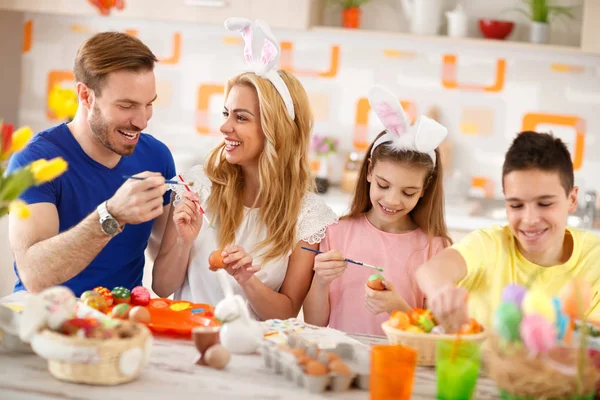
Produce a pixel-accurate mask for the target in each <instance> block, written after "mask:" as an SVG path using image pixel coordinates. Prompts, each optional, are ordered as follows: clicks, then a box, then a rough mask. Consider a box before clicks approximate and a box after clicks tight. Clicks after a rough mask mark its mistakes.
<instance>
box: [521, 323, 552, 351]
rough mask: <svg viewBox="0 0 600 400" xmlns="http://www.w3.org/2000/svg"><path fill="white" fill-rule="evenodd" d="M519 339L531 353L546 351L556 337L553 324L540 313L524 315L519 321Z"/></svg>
mask: <svg viewBox="0 0 600 400" xmlns="http://www.w3.org/2000/svg"><path fill="white" fill-rule="evenodd" d="M520 333H521V339H522V340H523V343H524V344H525V346H527V348H528V349H529V351H530V352H531V353H532V354H533V355H538V354H544V353H547V352H548V350H550V349H551V348H552V346H553V345H554V343H555V339H556V330H555V329H554V324H552V323H550V322H549V321H548V319H547V318H546V316H544V315H540V314H530V315H526V316H525V317H524V318H523V320H522V321H521V329H520Z"/></svg>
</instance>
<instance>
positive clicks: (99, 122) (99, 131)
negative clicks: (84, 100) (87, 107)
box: [90, 104, 137, 156]
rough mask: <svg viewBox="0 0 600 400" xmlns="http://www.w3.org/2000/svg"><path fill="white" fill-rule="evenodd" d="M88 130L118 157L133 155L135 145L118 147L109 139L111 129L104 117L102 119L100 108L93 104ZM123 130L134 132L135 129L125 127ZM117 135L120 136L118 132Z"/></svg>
mask: <svg viewBox="0 0 600 400" xmlns="http://www.w3.org/2000/svg"><path fill="white" fill-rule="evenodd" d="M90 129H91V130H92V133H93V134H94V136H96V138H97V139H98V140H99V141H100V143H102V144H103V145H104V147H106V148H107V149H109V150H111V151H113V152H114V153H116V154H118V155H120V156H130V155H131V154H133V151H134V150H135V144H131V145H121V146H119V145H118V144H117V143H115V140H113V139H112V138H111V137H110V130H111V129H110V127H109V125H108V123H107V122H106V120H105V119H104V117H102V112H101V111H100V108H98V105H97V104H94V110H93V112H92V115H91V116H90ZM124 130H130V131H135V130H137V129H135V128H131V127H127V128H125V129H124ZM117 134H118V135H120V133H118V132H117Z"/></svg>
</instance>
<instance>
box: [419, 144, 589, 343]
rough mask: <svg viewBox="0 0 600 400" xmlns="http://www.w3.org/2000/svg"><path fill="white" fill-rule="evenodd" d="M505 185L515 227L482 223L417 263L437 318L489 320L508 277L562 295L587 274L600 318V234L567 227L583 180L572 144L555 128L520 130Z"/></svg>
mask: <svg viewBox="0 0 600 400" xmlns="http://www.w3.org/2000/svg"><path fill="white" fill-rule="evenodd" d="M502 186H503V190H504V197H505V205H506V214H507V216H508V226H504V227H501V226H496V227H492V228H486V229H478V230H475V231H473V232H471V233H470V234H469V235H467V236H466V237H465V238H464V239H463V240H461V241H460V242H459V243H457V244H455V245H454V246H452V247H450V248H447V249H446V250H444V251H442V252H440V253H438V254H437V255H436V256H434V257H432V258H431V259H430V260H429V261H428V262H426V263H425V264H423V265H422V266H421V267H419V269H418V270H417V273H416V279H417V283H418V284H419V287H420V288H421V290H423V292H424V293H425V295H426V296H427V299H428V307H429V308H430V309H431V310H432V312H433V314H434V315H435V317H436V319H437V320H438V321H439V323H440V324H441V325H442V326H443V327H444V328H445V329H446V331H447V332H454V331H456V330H458V329H459V328H460V327H461V326H462V324H463V323H465V322H466V320H467V315H469V316H471V317H473V318H475V319H477V320H478V321H479V322H480V323H482V324H483V325H485V326H488V327H489V326H491V321H492V316H493V312H494V310H495V309H496V308H497V307H498V305H499V304H500V301H501V293H502V289H503V288H504V287H505V286H506V285H507V284H511V283H518V284H522V285H527V284H531V283H532V282H533V285H534V286H535V287H536V288H539V289H541V290H543V291H545V292H546V293H547V294H548V295H550V296H556V295H558V293H559V291H560V289H561V288H562V287H563V286H564V285H565V284H566V283H567V282H568V281H570V280H571V279H573V278H579V279H583V280H585V281H586V282H587V283H589V284H590V285H591V287H592V302H591V306H590V309H589V310H588V316H589V317H590V318H591V319H597V320H600V307H598V303H599V302H600V298H599V289H600V237H599V236H597V235H595V234H594V233H592V232H589V231H584V230H581V229H577V228H571V227H567V217H568V215H569V213H572V212H574V211H575V210H576V209H577V187H575V186H574V177H573V164H572V161H571V155H570V154H569V151H568V150H567V148H566V146H565V145H564V143H563V142H562V141H561V140H560V139H557V138H555V137H553V136H552V135H550V134H545V133H536V132H523V133H521V134H519V135H518V136H517V137H516V138H515V140H514V141H513V143H512V144H511V146H510V148H509V150H508V152H507V153H506V156H505V159H504V165H503V167H502ZM467 293H468V302H467V301H466V297H467Z"/></svg>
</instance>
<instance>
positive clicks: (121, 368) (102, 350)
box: [31, 324, 152, 385]
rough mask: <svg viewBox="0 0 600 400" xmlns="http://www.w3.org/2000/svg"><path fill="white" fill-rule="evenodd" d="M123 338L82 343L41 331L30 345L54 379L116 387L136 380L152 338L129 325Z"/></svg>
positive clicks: (140, 326)
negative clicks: (43, 360)
mask: <svg viewBox="0 0 600 400" xmlns="http://www.w3.org/2000/svg"><path fill="white" fill-rule="evenodd" d="M132 326H133V328H132V330H133V335H132V336H131V337H127V338H114V339H104V340H102V339H86V338H80V337H77V336H66V335H62V334H60V333H56V332H53V331H49V330H45V331H43V332H41V333H39V334H38V335H36V336H35V337H34V339H33V340H32V342H31V345H32V348H33V350H34V351H35V352H36V353H37V354H38V355H40V356H41V357H42V358H45V359H47V360H48V370H49V371H50V374H52V376H54V377H55V378H57V379H60V380H63V381H67V382H75V383H86V384H90V385H118V384H121V383H125V382H130V381H133V380H134V379H136V378H137V377H138V376H139V374H140V371H141V369H142V368H143V367H144V366H145V365H146V363H147V362H148V356H149V353H150V348H151V345H152V335H151V334H150V331H149V330H148V328H146V327H145V326H144V325H142V324H132Z"/></svg>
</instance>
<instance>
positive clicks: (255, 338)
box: [215, 269, 263, 354]
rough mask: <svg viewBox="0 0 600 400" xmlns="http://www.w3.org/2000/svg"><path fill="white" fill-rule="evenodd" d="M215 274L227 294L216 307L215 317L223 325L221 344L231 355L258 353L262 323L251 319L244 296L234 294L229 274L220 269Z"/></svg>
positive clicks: (220, 334) (261, 335)
mask: <svg viewBox="0 0 600 400" xmlns="http://www.w3.org/2000/svg"><path fill="white" fill-rule="evenodd" d="M215 273H216V274H217V278H218V279H219V283H220V284H221V288H222V289H223V292H224V293H225V298H224V299H223V300H221V301H220V302H219V303H218V304H217V306H216V307H215V317H216V318H217V319H218V320H219V321H221V323H222V324H223V325H222V326H221V332H220V333H219V338H220V340H221V344H222V345H223V346H224V347H225V348H226V349H227V350H229V351H230V352H231V353H237V354H248V353H254V352H256V351H257V350H258V347H259V346H260V344H261V342H262V339H263V329H262V327H261V326H260V323H259V322H258V321H256V320H254V319H252V318H251V317H250V313H249V312H248V308H247V306H246V303H245V302H244V299H243V298H242V296H240V295H239V294H234V292H233V287H232V286H231V283H230V282H229V278H228V276H227V272H225V271H223V270H222V269H219V270H217V271H216V272H215Z"/></svg>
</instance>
